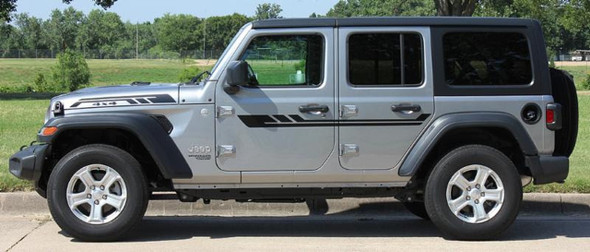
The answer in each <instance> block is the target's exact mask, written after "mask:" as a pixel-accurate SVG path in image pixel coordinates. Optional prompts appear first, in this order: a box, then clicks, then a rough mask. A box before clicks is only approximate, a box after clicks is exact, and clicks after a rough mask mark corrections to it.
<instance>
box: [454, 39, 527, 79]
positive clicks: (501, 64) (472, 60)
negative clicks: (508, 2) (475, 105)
mask: <svg viewBox="0 0 590 252" xmlns="http://www.w3.org/2000/svg"><path fill="white" fill-rule="evenodd" d="M443 55H444V64H445V80H446V82H447V84H449V85H453V86H468V85H473V86H482V85H529V84H531V82H532V80H533V73H532V65H531V57H530V50H529V43H528V41H527V38H526V36H524V35H523V34H521V33H517V32H451V33H446V34H445V35H444V36H443Z"/></svg>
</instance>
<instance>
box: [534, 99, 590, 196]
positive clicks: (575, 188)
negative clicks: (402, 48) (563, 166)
mask: <svg viewBox="0 0 590 252" xmlns="http://www.w3.org/2000/svg"><path fill="white" fill-rule="evenodd" d="M578 102H579V108H580V112H579V116H580V121H579V123H578V126H579V128H578V140H577V142H576V148H575V149H574V153H573V154H572V156H571V157H570V173H569V176H568V178H567V180H566V181H565V183H564V184H548V185H541V186H535V185H530V186H527V187H526V188H525V191H527V192H579V193H590V165H589V164H590V96H589V95H580V94H578Z"/></svg>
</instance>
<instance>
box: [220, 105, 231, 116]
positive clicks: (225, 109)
mask: <svg viewBox="0 0 590 252" xmlns="http://www.w3.org/2000/svg"><path fill="white" fill-rule="evenodd" d="M235 113H236V110H235V109H234V107H232V106H217V117H222V116H230V115H233V114H235Z"/></svg>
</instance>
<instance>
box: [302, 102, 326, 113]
mask: <svg viewBox="0 0 590 252" xmlns="http://www.w3.org/2000/svg"><path fill="white" fill-rule="evenodd" d="M328 111H330V108H329V107H328V105H319V104H307V105H301V106H299V112H301V113H308V114H314V115H320V114H325V113H328Z"/></svg>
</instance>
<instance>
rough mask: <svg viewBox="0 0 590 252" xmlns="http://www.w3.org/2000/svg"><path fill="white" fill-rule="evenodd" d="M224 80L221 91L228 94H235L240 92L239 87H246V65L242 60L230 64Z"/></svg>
mask: <svg viewBox="0 0 590 252" xmlns="http://www.w3.org/2000/svg"><path fill="white" fill-rule="evenodd" d="M226 80H227V81H226V83H225V84H223V85H224V86H223V90H225V92H226V93H228V94H235V93H237V92H238V91H240V86H245V85H248V63H247V62H246V61H243V60H239V61H232V62H230V63H229V64H228V65H227V78H226Z"/></svg>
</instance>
